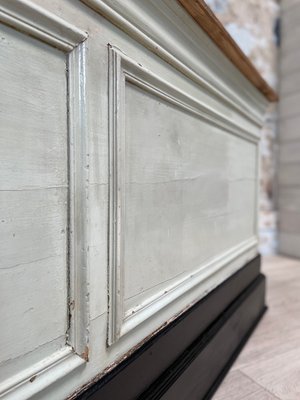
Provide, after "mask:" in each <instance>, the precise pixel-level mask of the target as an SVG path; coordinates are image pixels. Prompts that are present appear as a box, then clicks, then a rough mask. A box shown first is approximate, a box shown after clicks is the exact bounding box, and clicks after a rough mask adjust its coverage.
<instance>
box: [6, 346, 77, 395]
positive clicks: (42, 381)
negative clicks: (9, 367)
mask: <svg viewBox="0 0 300 400" xmlns="http://www.w3.org/2000/svg"><path fill="white" fill-rule="evenodd" d="M83 364H85V361H84V360H83V359H82V358H81V357H79V356H78V355H76V354H75V353H74V352H73V350H72V348H71V347H70V346H67V347H65V348H63V349H62V350H59V351H57V352H55V353H53V354H51V355H50V356H49V357H46V358H45V359H44V360H42V361H39V362H38V363H35V364H33V365H32V366H30V367H29V368H26V369H25V370H23V371H21V372H20V373H19V374H16V375H14V376H12V377H11V378H8V379H7V380H5V381H3V382H2V383H1V384H0V398H1V399H3V400H20V399H24V400H25V399H30V398H31V397H32V396H34V395H36V394H37V393H39V392H41V391H42V390H43V389H45V388H46V387H47V386H49V385H51V384H52V383H54V382H56V381H57V380H58V379H61V378H63V377H65V376H66V375H67V374H69V373H70V372H72V371H73V370H75V369H76V368H78V367H80V366H81V365H83Z"/></svg>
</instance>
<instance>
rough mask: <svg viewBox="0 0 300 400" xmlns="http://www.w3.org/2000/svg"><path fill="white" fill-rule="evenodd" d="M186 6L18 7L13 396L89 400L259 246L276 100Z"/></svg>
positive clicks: (12, 92)
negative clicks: (95, 385) (86, 394)
mask: <svg viewBox="0 0 300 400" xmlns="http://www.w3.org/2000/svg"><path fill="white" fill-rule="evenodd" d="M180 3H185V4H184V7H185V8H184V7H182V5H181V4H180ZM180 3H179V2H177V1H175V0H162V1H159V2H157V1H155V0H140V1H137V0H127V1H121V0H114V1H113V0H105V1H102V0H84V1H82V2H81V1H68V0H63V1H58V0H54V1H48V0H47V1H45V0H35V1H34V2H30V1H27V0H2V1H1V2H0V30H1V35H0V87H1V95H0V121H1V123H0V131H1V133H0V138H1V145H0V163H1V164H0V165H1V179H0V213H1V216H0V217H1V218H0V226H1V230H0V235H1V241H0V251H1V261H0V286H1V289H0V304H1V311H0V316H1V331H0V376H1V383H0V398H1V399H2V398H3V399H5V400H11V399H18V400H20V399H29V398H33V399H36V400H37V399H47V400H51V399H55V400H58V399H64V398H66V397H67V396H70V395H72V393H73V398H74V397H75V395H76V394H79V393H81V391H82V388H86V387H88V386H89V385H90V383H92V382H95V381H97V380H98V379H100V378H101V377H103V376H106V374H108V373H109V372H110V371H112V370H113V368H114V367H115V366H116V365H118V364H120V362H121V361H122V360H125V359H128V357H129V356H130V355H131V354H132V353H133V352H134V351H136V350H137V349H138V348H140V347H141V346H142V345H143V344H145V343H147V341H148V340H149V339H150V338H152V337H153V336H155V335H156V334H157V333H158V332H160V331H161V330H162V329H163V328H165V327H166V326H168V325H169V324H170V323H172V321H176V320H177V318H178V317H179V316H180V315H183V314H184V313H185V312H186V311H187V310H188V309H189V308H190V307H191V306H193V305H195V304H197V302H199V301H200V300H201V299H203V298H204V297H205V296H206V295H207V294H208V293H210V292H212V291H213V290H214V289H215V288H217V287H218V286H219V285H220V284H221V283H223V282H224V281H226V280H227V279H228V278H229V277H231V276H232V275H234V274H235V273H236V272H237V271H239V270H240V269H241V268H242V267H243V266H244V265H245V264H246V263H248V262H250V261H251V260H253V259H254V258H255V257H256V256H257V196H258V179H259V172H258V171H259V167H258V159H259V157H258V145H259V130H260V127H261V125H262V123H263V113H264V109H265V107H266V105H267V103H268V99H267V98H266V97H265V96H267V97H268V98H269V99H270V100H274V99H275V98H276V95H275V94H274V93H272V91H271V89H270V88H269V87H268V86H267V85H266V83H265V82H264V81H263V80H262V79H261V77H260V76H259V75H258V74H257V72H256V71H254V70H251V68H250V71H252V73H253V74H254V75H255V74H257V75H255V76H254V75H253V76H254V78H255V79H256V82H258V84H257V85H255V82H253V80H252V81H251V79H250V78H249V76H247V73H244V72H245V71H243V68H242V69H241V68H240V67H239V66H238V63H239V60H240V58H239V57H237V59H236V60H232V58H230V59H229V58H228V54H226V52H225V53H224V51H223V50H224V49H223V50H222V48H220V46H218V45H217V44H216V43H215V42H214V41H213V40H215V39H214V38H213V40H212V39H211V38H210V37H209V36H208V35H207V33H206V31H207V29H204V30H203V28H201V26H199V24H198V23H197V18H195V15H190V14H189V12H188V11H187V10H188V8H189V7H188V6H189V4H188V3H189V2H188V1H185V2H184V1H181V2H180ZM199 4H200V6H201V4H202V5H203V3H202V2H199ZM204 17H205V18H210V17H209V15H208V14H206V15H204ZM202 18H203V16H202ZM205 18H204V20H205V21H207V19H205ZM195 19H196V20H195ZM198 22H199V21H198ZM220 32H221V33H220V35H221V36H222V31H220ZM231 45H232V44H231ZM227 48H228V46H227ZM232 51H233V53H234V51H237V50H236V49H235V50H234V48H233V50H232ZM230 60H231V61H230ZM232 61H233V62H232ZM243 62H244V64H245V62H246V63H247V60H246V61H245V60H243ZM248 67H249V66H248ZM252 68H253V67H252ZM248 72H249V69H248ZM248 75H249V73H248ZM250 75H251V73H250ZM249 79H250V80H249ZM218 302H219V303H220V301H219V300H218ZM74 393H75V394H74ZM124 398H125V397H124Z"/></svg>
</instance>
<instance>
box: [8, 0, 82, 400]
mask: <svg viewBox="0 0 300 400" xmlns="http://www.w3.org/2000/svg"><path fill="white" fill-rule="evenodd" d="M1 22H2V23H4V24H6V25H8V26H10V27H12V28H14V29H16V30H17V31H20V32H21V33H24V34H28V35H29V36H32V37H34V38H37V39H39V40H40V41H42V42H44V43H46V44H48V45H50V46H52V47H55V48H57V49H59V50H62V51H64V52H66V58H67V64H68V77H67V79H68V93H67V96H68V98H67V101H68V111H69V113H68V114H69V115H68V135H69V136H70V137H69V161H68V168H69V182H70V190H69V192H70V193H69V203H70V210H69V224H68V225H69V237H70V240H69V242H70V243H69V246H70V248H69V262H68V267H69V277H68V278H69V282H68V283H69V286H70V287H69V298H66V301H67V302H68V307H69V309H70V317H69V318H70V320H69V328H68V331H67V336H66V345H65V347H64V348H62V349H61V350H59V351H56V352H54V353H53V354H50V355H49V356H48V357H46V358H44V359H42V360H41V361H39V362H37V363H34V364H33V365H31V366H29V367H28V368H25V369H24V370H23V371H21V372H20V373H17V374H14V375H12V376H11V378H9V379H7V380H5V381H4V382H2V383H1V384H0V398H1V399H2V398H3V399H5V400H13V399H16V400H18V399H20V398H24V399H27V398H30V397H31V396H33V395H34V394H36V393H39V392H40V391H42V390H43V389H45V388H46V387H47V386H49V385H51V384H52V383H54V382H55V381H56V380H57V379H59V378H61V377H63V376H65V375H66V374H68V373H70V372H71V371H73V370H74V369H76V368H78V367H79V366H81V365H82V364H84V363H85V362H86V361H88V347H87V343H88V323H89V321H88V316H89V314H88V300H87V292H88V290H87V261H86V251H87V247H86V229H84V230H83V232H81V233H80V235H79V229H81V228H82V226H85V222H84V221H85V219H86V218H87V217H86V208H87V204H86V201H87V194H86V190H87V188H86V184H87V182H88V171H87V168H86V166H87V165H88V162H87V159H86V157H87V154H88V152H87V148H86V145H87V143H86V141H85V139H86V134H85V132H86V117H85V111H84V110H85V43H84V41H85V40H86V39H87V37H88V35H87V33H86V32H83V31H81V30H79V29H77V28H76V27H75V26H73V25H71V24H69V23H68V22H66V21H64V20H63V19H61V18H58V17H57V16H55V15H54V14H52V13H50V12H48V11H46V10H44V9H43V8H41V7H38V6H36V5H35V4H33V3H31V2H30V1H28V0H3V1H2V2H1V4H0V23H1ZM66 118H67V116H66ZM81 189H82V190H81ZM75 218H76V221H75ZM78 235H79V236H78ZM76 243H77V246H76V245H75V244H76ZM78 243H80V247H78ZM36 377H39V379H36ZM30 379H31V380H30Z"/></svg>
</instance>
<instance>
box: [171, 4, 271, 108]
mask: <svg viewBox="0 0 300 400" xmlns="http://www.w3.org/2000/svg"><path fill="white" fill-rule="evenodd" d="M178 1H179V3H180V4H181V5H182V6H183V7H184V8H185V9H186V11H187V12H188V13H189V14H190V15H191V16H192V17H193V18H194V20H195V21H196V22H197V23H198V24H199V25H200V26H201V28H202V29H203V30H204V31H205V32H206V33H207V34H208V36H209V37H210V38H211V39H212V40H213V41H214V42H215V44H216V45H217V46H218V47H219V48H220V49H221V50H222V52H223V53H224V54H225V55H226V56H227V57H228V58H229V59H230V60H231V61H232V63H233V64H234V65H235V66H236V67H237V68H238V69H239V70H240V71H241V72H242V74H243V75H244V76H245V77H246V78H247V79H249V81H250V82H251V83H252V84H253V85H254V86H255V87H256V88H257V89H258V90H259V91H260V92H262V93H263V94H264V96H266V98H267V99H268V100H270V101H272V102H273V101H277V100H278V95H277V93H276V92H275V91H274V90H273V89H272V88H271V87H270V86H269V84H268V83H267V82H266V81H265V80H264V79H263V78H262V76H261V75H260V73H259V72H258V71H257V69H256V68H255V67H254V65H253V64H252V62H251V61H250V60H249V58H248V57H247V56H246V55H245V54H244V53H243V52H242V50H241V49H240V48H239V46H238V45H237V44H236V42H235V41H234V40H233V39H232V37H231V36H230V35H229V33H228V32H227V31H226V29H225V28H224V26H223V25H222V24H221V22H220V21H219V20H218V19H217V17H216V16H215V15H214V13H213V12H212V11H211V9H210V8H209V7H208V6H207V4H206V3H205V2H204V1H203V0H178Z"/></svg>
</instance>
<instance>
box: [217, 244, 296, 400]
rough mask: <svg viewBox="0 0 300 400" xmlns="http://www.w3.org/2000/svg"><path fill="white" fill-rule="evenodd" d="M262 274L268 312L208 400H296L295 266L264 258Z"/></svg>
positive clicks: (280, 260) (284, 261) (281, 260)
mask: <svg viewBox="0 0 300 400" xmlns="http://www.w3.org/2000/svg"><path fill="white" fill-rule="evenodd" d="M299 246H300V243H299ZM262 269H263V272H264V273H265V275H266V276H267V284H268V293H267V304H268V306H269V310H268V311H267V313H266V314H265V316H264V317H263V319H262V321H261V322H260V324H259V326H258V327H257V328H256V330H255V332H254V334H253V335H252V336H251V338H250V339H249V341H248V343H247V345H246V346H245V348H244V349H243V351H242V353H241V354H240V356H239V357H238V359H237V361H236V362H235V364H234V365H233V367H232V369H231V371H230V372H229V373H228V375H227V377H226V378H225V380H224V381H223V383H222V384H221V386H220V388H219V390H218V391H217V392H216V394H215V396H214V397H213V400H246V399H247V400H300V261H297V260H293V259H289V258H283V257H268V258H265V259H264V260H263V268H262Z"/></svg>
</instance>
